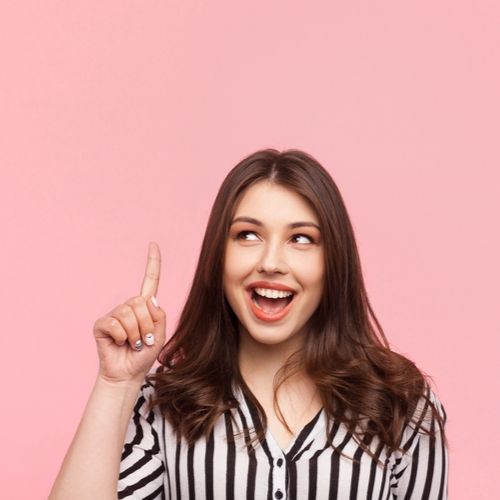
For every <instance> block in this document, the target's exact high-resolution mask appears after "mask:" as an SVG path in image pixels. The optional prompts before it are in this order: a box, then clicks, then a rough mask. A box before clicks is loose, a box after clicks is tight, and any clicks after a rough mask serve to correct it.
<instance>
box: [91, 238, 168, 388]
mask: <svg viewBox="0 0 500 500" xmlns="http://www.w3.org/2000/svg"><path fill="white" fill-rule="evenodd" d="M160 266H161V257H160V249H159V247H158V245H157V244H156V243H154V242H151V243H150V244H149V249H148V261H147V264H146V272H145V275H144V281H143V282H142V288H141V294H140V295H138V296H136V297H132V298H130V299H129V300H127V301H126V302H125V303H123V304H120V305H118V306H116V307H115V308H114V309H113V310H111V311H110V312H109V313H108V314H106V315H105V316H103V317H102V318H99V319H98V320H97V321H96V322H95V324H94V337H95V340H96V343H97V352H98V355H99V376H100V377H102V378H104V379H106V380H108V381H110V382H129V381H136V380H143V379H144V377H145V376H146V375H147V373H148V372H149V370H150V369H151V366H152V365H153V363H154V361H155V359H156V357H157V356H158V354H159V352H160V350H161V348H162V347H163V345H164V343H165V326H166V318H165V312H164V311H163V310H162V309H161V308H160V307H158V306H157V305H155V302H156V298H155V297H156V294H157V292H158V284H159V281H160ZM156 303H157V302H156Z"/></svg>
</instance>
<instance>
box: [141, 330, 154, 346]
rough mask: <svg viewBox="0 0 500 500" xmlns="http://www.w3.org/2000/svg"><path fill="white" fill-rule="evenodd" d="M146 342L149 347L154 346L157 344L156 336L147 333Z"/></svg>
mask: <svg viewBox="0 0 500 500" xmlns="http://www.w3.org/2000/svg"><path fill="white" fill-rule="evenodd" d="M144 340H145V342H146V344H147V345H153V344H154V343H155V336H154V334H153V333H146V335H144Z"/></svg>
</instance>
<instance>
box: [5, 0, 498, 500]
mask: <svg viewBox="0 0 500 500" xmlns="http://www.w3.org/2000/svg"><path fill="white" fill-rule="evenodd" d="M9 4H10V5H7V2H2V4H1V7H0V68H1V69H0V71H1V76H0V116H1V130H0V165H1V173H2V176H1V183H0V203H1V210H0V221H1V232H2V238H1V242H2V243H1V245H0V252H1V259H0V275H1V283H2V289H1V304H2V347H3V352H4V356H3V361H2V363H1V364H0V370H1V380H2V412H1V413H2V416H1V418H2V423H1V425H0V439H1V443H2V453H1V458H0V460H1V461H2V463H1V464H0V465H1V466H0V475H1V480H0V482H1V483H2V484H3V485H4V486H3V487H2V498H5V499H9V500H18V499H19V500H26V499H42V498H46V497H47V495H48V492H49V490H50V487H51V484H52V482H53V480H54V478H55V475H56V474H57V471H58V469H59V467H60V464H61V461H62V459H63V456H64V454H65V452H66V449H67V447H68V446H69V443H70V441H71V439H72V436H73V434H74V432H75V429H76V426H77V424H78V422H79V419H80V416H81V414H82V411H83V409H84V406H85V403H86V401H87V397H88V395H89V392H90V389H91V387H92V385H93V382H94V379H95V374H96V371H97V356H96V352H95V346H94V340H93V336H92V326H93V323H94V321H95V320H96V319H97V318H98V317H99V316H101V315H103V314H105V313H107V312H108V311H109V310H110V309H111V308H112V307H114V306H115V305H117V304H118V303H120V302H123V301H125V300H126V299H128V298H130V297H131V296H133V295H136V294H138V293H139V289H140V285H141V280H142V273H143V270H144V265H145V259H146V251H147V245H148V241H150V240H155V241H157V242H158V243H159V244H160V248H161V250H162V255H163V262H164V267H163V271H162V281H161V284H160V293H159V295H158V298H159V301H160V304H161V305H162V306H163V307H164V308H165V309H166V310H167V313H168V316H169V332H171V331H172V329H173V327H174V325H175V323H176V321H177V318H178V314H179V312H180V308H181V305H182V304H183V301H184V300H185V297H186V293H187V290H188V287H189V285H190V281H191V278H192V275H193V271H194V266H195V263H196V260H197V257H198V252H199V248H200V242H201V238H202V235H203V231H204V226H205V223H206V220H207V216H208V212H209V209H210V207H211V204H212V201H213V199H214V196H215V194H216V191H217V189H218V186H219V185H220V182H221V180H222V179H223V178H224V176H225V175H226V173H227V172H228V171H229V169H230V168H231V167H232V166H233V165H234V164H235V163H236V162H237V161H239V160H240V159H241V158H242V157H243V156H245V155H247V154H248V153H250V152H253V151H254V150H256V149H258V148H262V147H276V148H278V149H283V148H291V147H297V148H302V149H304V150H306V151H308V152H310V153H312V154H313V155H315V156H316V157H317V158H318V159H319V160H320V161H321V162H322V163H323V164H324V165H325V166H326V167H327V168H328V170H329V171H330V172H331V174H332V176H333V178H334V179H335V181H336V182H337V184H338V186H339V188H340V190H341V192H342V193H343V195H344V197H345V201H346V203H347V206H348V209H349V212H350V214H351V217H352V221H353V224H354V227H355V230H356V234H357V238H358V243H359V249H360V252H361V258H362V262H363V268H364V273H365V279H366V283H367V287H368V292H369V294H370V298H371V301H372V304H373V307H374V309H375V311H376V313H377V315H378V318H379V319H380V321H381V323H382V325H383V327H384V328H385V331H386V334H387V335H388V337H389V339H390V340H391V342H392V345H393V347H394V349H396V350H399V351H400V352H403V353H405V354H406V355H407V356H409V357H410V358H411V359H413V360H415V361H416V362H417V364H418V366H419V367H420V368H421V369H422V370H424V371H425V372H427V373H428V374H430V375H432V376H433V378H434V381H435V383H436V387H437V392H438V394H439V396H440V397H441V399H442V401H443V403H444V404H445V408H446V410H447V412H448V416H449V421H448V422H449V423H448V434H449V439H450V443H451V448H450V456H451V467H450V498H453V499H457V500H460V499H464V500H469V499H483V498H484V499H491V498H495V497H496V498H500V486H499V482H498V477H497V476H498V468H499V463H498V448H499V446H500V439H499V432H498V421H499V419H500V408H499V406H500V405H499V403H498V400H497V398H498V394H499V393H500V391H499V389H500V388H499V382H498V380H499V376H498V359H499V352H500V350H499V335H498V334H499V333H500V332H499V328H498V321H495V323H494V322H493V316H494V312H495V311H497V310H498V304H497V302H498V297H499V294H498V282H499V279H500V273H499V267H498V264H497V262H498V256H499V254H500V241H499V236H498V228H499V225H498V216H499V213H500V211H499V208H500V207H499V198H500V196H499V195H500V193H499V191H500V189H499V181H500V175H499V170H498V169H499V159H500V154H499V148H498V138H499V131H500V130H499V129H500V127H499V116H500V98H499V89H500V71H499V67H500V58H499V55H500V43H499V42H500V35H499V33H500V22H499V21H500V8H499V6H498V2H495V1H493V0H492V1H485V0H481V1H474V2H473V1H469V2H463V1H436V0H432V1H427V0H426V1H420V2H411V4H410V2H401V1H394V0H393V1H386V2H371V1H364V2H360V1H351V2H340V1H337V2H332V1H323V2H309V4H308V6H307V7H305V6H304V5H305V3H304V2H296V1H290V0H287V1H273V2H269V1H265V2H264V1H258V2H257V1H252V2H250V1H249V2H235V1H229V0H228V1H210V2H208V1H206V2H201V1H196V2H195V1H186V0H182V1H180V0H176V1H168V2H160V1H125V0H122V1H115V2H109V1H99V2H97V1H88V0H85V1H71V2H64V1H55V0H50V1H44V2H36V1H31V2H28V1H18V2H9ZM495 316H496V313H495Z"/></svg>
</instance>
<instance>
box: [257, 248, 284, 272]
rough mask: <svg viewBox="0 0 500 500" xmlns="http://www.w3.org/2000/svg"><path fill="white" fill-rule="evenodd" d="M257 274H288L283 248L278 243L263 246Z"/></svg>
mask: <svg viewBox="0 0 500 500" xmlns="http://www.w3.org/2000/svg"><path fill="white" fill-rule="evenodd" d="M257 272H259V273H280V274H286V273H287V272H288V265H287V263H286V259H285V257H284V254H283V248H281V246H280V245H279V243H277V242H276V243H272V242H270V243H268V244H267V245H265V246H264V248H263V251H262V255H261V257H260V260H259V263H258V266H257Z"/></svg>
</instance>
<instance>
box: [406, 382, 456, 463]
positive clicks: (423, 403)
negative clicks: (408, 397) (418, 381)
mask: <svg viewBox="0 0 500 500" xmlns="http://www.w3.org/2000/svg"><path fill="white" fill-rule="evenodd" d="M447 418H448V417H447V414H446V410H445V407H444V404H443V402H442V401H441V399H440V397H439V396H438V395H437V393H436V392H435V390H433V389H432V388H431V386H430V384H429V383H426V385H425V389H424V392H423V394H422V396H421V397H420V399H419V400H418V402H417V404H416V407H415V409H414V410H413V413H412V415H411V417H410V418H409V420H408V422H407V424H406V426H405V428H404V430H403V434H402V439H401V443H400V445H401V448H402V449H403V450H404V452H410V453H411V452H412V451H413V450H414V449H415V447H416V446H417V444H418V443H419V442H427V441H429V442H432V441H434V439H435V438H436V437H437V436H438V435H441V437H442V438H443V437H444V428H445V424H446V421H447Z"/></svg>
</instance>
